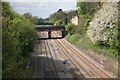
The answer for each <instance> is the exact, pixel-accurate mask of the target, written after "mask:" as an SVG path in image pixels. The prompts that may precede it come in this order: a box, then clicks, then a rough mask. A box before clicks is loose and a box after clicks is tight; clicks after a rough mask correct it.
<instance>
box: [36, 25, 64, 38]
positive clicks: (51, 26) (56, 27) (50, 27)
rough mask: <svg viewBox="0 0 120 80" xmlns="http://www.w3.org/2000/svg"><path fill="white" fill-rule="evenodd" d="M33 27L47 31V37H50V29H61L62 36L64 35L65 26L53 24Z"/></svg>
mask: <svg viewBox="0 0 120 80" xmlns="http://www.w3.org/2000/svg"><path fill="white" fill-rule="evenodd" d="M35 29H36V30H37V31H38V32H39V31H48V38H51V31H61V32H62V38H64V37H65V26H54V25H35Z"/></svg>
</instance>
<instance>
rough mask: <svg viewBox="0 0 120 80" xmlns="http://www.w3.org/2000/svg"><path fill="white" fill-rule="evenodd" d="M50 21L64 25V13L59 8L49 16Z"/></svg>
mask: <svg viewBox="0 0 120 80" xmlns="http://www.w3.org/2000/svg"><path fill="white" fill-rule="evenodd" d="M49 21H50V23H53V24H56V23H59V24H60V25H65V24H66V14H65V13H64V12H63V11H62V10H61V9H59V10H58V11H57V12H55V13H53V14H52V15H51V16H50V20H49Z"/></svg>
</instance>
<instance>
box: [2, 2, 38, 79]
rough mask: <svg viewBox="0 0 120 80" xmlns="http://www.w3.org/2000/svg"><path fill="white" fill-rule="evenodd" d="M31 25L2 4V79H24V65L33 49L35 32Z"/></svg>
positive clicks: (25, 71) (6, 4)
mask: <svg viewBox="0 0 120 80" xmlns="http://www.w3.org/2000/svg"><path fill="white" fill-rule="evenodd" d="M33 26H34V25H33V23H32V22H30V20H28V19H26V18H25V17H24V16H22V15H20V14H18V13H16V12H15V11H13V10H12V9H11V7H10V5H9V3H6V2H2V77H3V78H24V77H25V76H26V74H27V72H28V70H27V69H26V63H27V61H28V56H29V55H30V53H31V52H32V51H33V49H34V45H35V42H36V37H37V35H36V32H35V31H34V27H33Z"/></svg>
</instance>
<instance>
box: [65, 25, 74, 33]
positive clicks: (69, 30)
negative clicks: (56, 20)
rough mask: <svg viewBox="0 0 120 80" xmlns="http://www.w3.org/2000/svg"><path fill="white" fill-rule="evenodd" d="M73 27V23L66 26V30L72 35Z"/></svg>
mask: <svg viewBox="0 0 120 80" xmlns="http://www.w3.org/2000/svg"><path fill="white" fill-rule="evenodd" d="M75 28H76V26H75V25H74V24H73V23H69V24H68V25H67V26H66V31H67V32H68V33H69V34H70V35H72V34H74V33H75Z"/></svg>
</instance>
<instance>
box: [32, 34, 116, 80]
mask: <svg viewBox="0 0 120 80" xmlns="http://www.w3.org/2000/svg"><path fill="white" fill-rule="evenodd" d="M39 35H41V36H42V38H47V37H48V36H47V33H46V32H40V33H39ZM52 36H53V37H56V36H59V35H58V34H57V33H55V32H53V33H52ZM40 45H41V48H39V49H40V50H41V52H39V50H38V51H37V54H36V56H37V58H36V59H35V71H34V78H35V77H37V78H59V79H61V78H81V79H82V80H83V79H84V80H88V79H90V78H100V80H108V78H109V80H113V78H115V80H116V78H117V76H115V75H113V74H111V73H109V72H107V71H105V70H104V69H102V68H101V67H100V65H99V64H98V63H97V62H96V61H94V60H93V59H91V58H90V57H89V56H87V55H85V54H83V53H82V52H80V51H79V50H78V49H76V48H75V47H74V46H72V45H71V44H70V43H68V42H67V41H66V40H65V39H46V40H41V43H40ZM40 45H39V46H40ZM39 46H38V47H39ZM38 56H39V57H38ZM86 78H87V79H86Z"/></svg>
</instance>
